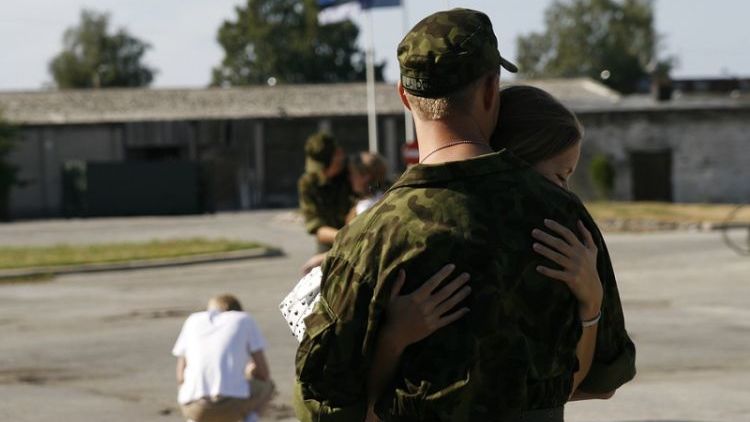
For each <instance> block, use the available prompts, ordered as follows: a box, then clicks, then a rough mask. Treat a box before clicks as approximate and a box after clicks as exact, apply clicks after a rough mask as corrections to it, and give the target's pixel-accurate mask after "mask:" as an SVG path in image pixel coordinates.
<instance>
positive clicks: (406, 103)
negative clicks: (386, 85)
mask: <svg viewBox="0 0 750 422" xmlns="http://www.w3.org/2000/svg"><path fill="white" fill-rule="evenodd" d="M396 89H397V90H398V97H399V98H401V103H402V104H403V105H404V107H406V109H407V110H409V111H411V105H410V104H409V99H408V98H406V91H405V90H404V86H403V85H401V82H400V81H399V83H398V86H397V87H396Z"/></svg>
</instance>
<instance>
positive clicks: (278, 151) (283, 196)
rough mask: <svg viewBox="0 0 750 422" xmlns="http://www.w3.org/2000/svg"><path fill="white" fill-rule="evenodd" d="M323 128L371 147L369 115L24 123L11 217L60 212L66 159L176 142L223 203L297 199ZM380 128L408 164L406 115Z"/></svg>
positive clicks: (395, 156)
mask: <svg viewBox="0 0 750 422" xmlns="http://www.w3.org/2000/svg"><path fill="white" fill-rule="evenodd" d="M319 130H327V131H330V132H331V133H333V135H334V136H335V137H336V138H337V139H338V140H339V142H340V144H341V145H342V147H343V148H344V149H345V150H346V152H347V153H353V152H356V151H361V150H365V149H367V145H368V142H367V119H366V117H364V116H361V117H359V116H351V117H330V118H325V117H324V118H308V119H267V120H250V119H237V120H206V121H176V122H169V121H163V122H162V121H160V122H135V123H125V124H102V125H70V126H64V125H60V126H45V127H33V126H30V127H23V128H21V138H20V139H19V142H18V148H17V150H16V151H15V152H14V153H13V155H12V156H11V161H12V162H13V164H15V165H17V166H18V167H20V169H21V172H20V176H21V179H22V180H23V181H25V182H26V184H25V185H24V186H22V187H17V188H14V189H13V191H12V193H11V209H10V213H11V217H12V218H29V217H57V216H60V215H61V208H62V180H61V179H62V178H61V175H62V168H63V165H64V163H65V162H66V161H68V160H81V161H122V160H129V159H144V158H143V157H144V156H148V154H143V151H144V150H148V149H149V148H152V149H163V148H172V149H174V150H176V151H177V155H176V156H171V155H170V156H169V158H168V159H179V160H195V161H200V162H202V163H203V164H204V166H205V168H206V170H207V172H208V173H209V175H210V181H211V182H210V183H211V185H210V191H211V195H212V198H213V203H214V205H215V209H216V210H237V209H248V208H258V207H280V206H295V205H296V204H297V180H298V178H299V177H300V175H301V174H302V173H303V171H304V163H305V159H304V144H305V141H306V139H307V138H308V137H309V136H310V135H311V134H313V133H315V132H317V131H319ZM378 130H379V132H378V133H379V135H378V138H379V145H380V150H381V152H382V153H384V154H390V155H389V156H388V157H387V159H388V161H389V162H390V163H392V165H393V167H394V170H396V171H400V170H402V167H401V166H402V163H401V160H400V142H399V140H401V139H403V136H404V135H403V133H404V129H403V115H398V116H381V117H380V118H379V119H378ZM157 155H158V154H157Z"/></svg>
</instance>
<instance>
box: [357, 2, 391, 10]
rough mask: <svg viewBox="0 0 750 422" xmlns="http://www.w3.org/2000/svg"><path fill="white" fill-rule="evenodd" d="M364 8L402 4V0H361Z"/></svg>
mask: <svg viewBox="0 0 750 422" xmlns="http://www.w3.org/2000/svg"><path fill="white" fill-rule="evenodd" d="M359 3H360V4H361V5H362V9H364V10H367V9H376V8H379V7H396V6H401V0H359Z"/></svg>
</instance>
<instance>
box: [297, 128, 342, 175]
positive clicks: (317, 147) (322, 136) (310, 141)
mask: <svg viewBox="0 0 750 422" xmlns="http://www.w3.org/2000/svg"><path fill="white" fill-rule="evenodd" d="M336 148H338V144H337V143H336V140H335V139H333V136H331V135H330V134H327V133H323V132H320V133H316V134H314V135H312V136H310V137H309V138H307V142H306V143H305V158H306V160H305V171H307V172H311V173H314V172H319V171H323V170H325V169H326V167H328V165H330V164H331V160H332V159H333V155H334V153H335V152H336Z"/></svg>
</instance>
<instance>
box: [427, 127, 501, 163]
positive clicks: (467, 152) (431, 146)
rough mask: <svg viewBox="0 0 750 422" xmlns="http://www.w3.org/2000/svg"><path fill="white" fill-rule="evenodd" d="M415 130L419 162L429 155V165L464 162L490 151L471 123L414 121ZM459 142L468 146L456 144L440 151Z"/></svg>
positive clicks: (487, 143) (479, 132) (480, 133)
mask: <svg viewBox="0 0 750 422" xmlns="http://www.w3.org/2000/svg"><path fill="white" fill-rule="evenodd" d="M414 128H415V130H416V132H417V139H418V140H419V161H420V162H422V161H423V160H424V159H425V157H427V155H428V154H429V155H430V156H429V164H439V163H444V162H449V161H461V160H467V159H469V158H473V157H476V156H478V155H482V154H487V153H488V152H490V151H491V148H490V147H489V141H488V138H487V136H486V135H485V134H483V133H482V131H481V129H480V128H479V127H478V125H476V124H475V122H473V121H471V120H468V121H467V120H460V119H456V120H429V121H415V122H414ZM461 141H468V142H471V143H465V144H458V145H455V146H452V147H450V148H445V149H442V150H440V148H441V147H445V146H448V145H450V144H455V143H457V142H461ZM436 150H437V151H436Z"/></svg>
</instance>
